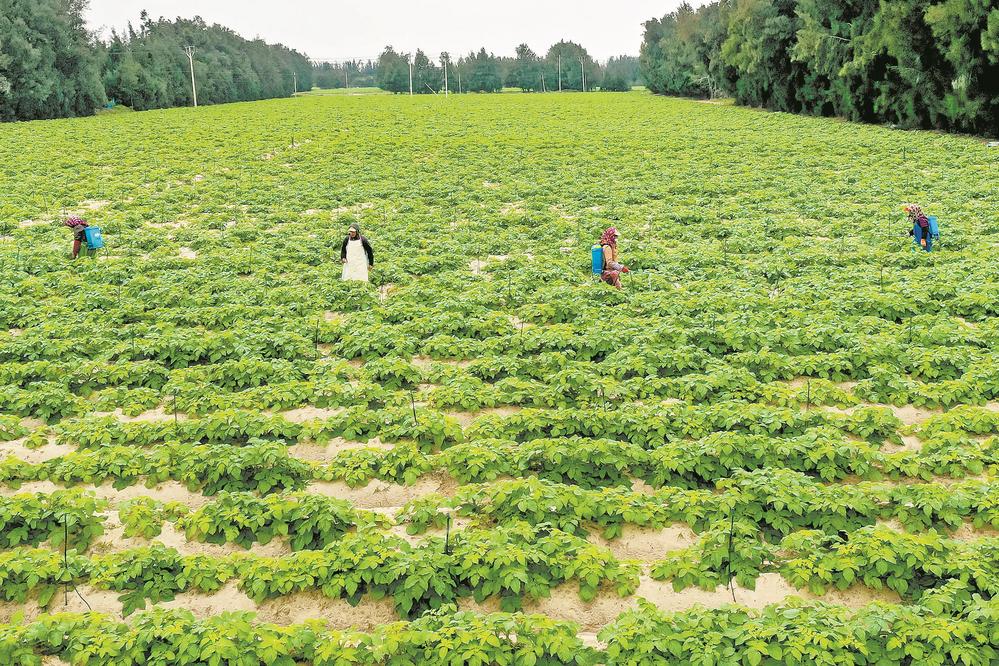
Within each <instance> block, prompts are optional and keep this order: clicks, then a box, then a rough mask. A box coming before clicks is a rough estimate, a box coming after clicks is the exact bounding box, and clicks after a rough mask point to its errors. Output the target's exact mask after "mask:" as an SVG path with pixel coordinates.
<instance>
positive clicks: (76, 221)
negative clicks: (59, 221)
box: [63, 216, 87, 229]
mask: <svg viewBox="0 0 999 666" xmlns="http://www.w3.org/2000/svg"><path fill="white" fill-rule="evenodd" d="M63 224H65V225H66V226H67V227H69V228H70V229H72V228H73V227H75V226H79V225H81V224H82V225H83V226H87V223H86V222H84V221H83V219H81V218H79V217H76V216H73V217H70V218H68V219H67V220H66V221H65V222H63Z"/></svg>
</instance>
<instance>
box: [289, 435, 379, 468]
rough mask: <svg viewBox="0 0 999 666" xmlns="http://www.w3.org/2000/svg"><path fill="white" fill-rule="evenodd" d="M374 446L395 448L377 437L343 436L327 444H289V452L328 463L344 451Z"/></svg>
mask: <svg viewBox="0 0 999 666" xmlns="http://www.w3.org/2000/svg"><path fill="white" fill-rule="evenodd" d="M372 448H373V449H381V450H383V451H388V450H391V449H392V448H393V445H392V444H385V443H383V442H382V441H381V440H380V439H378V438H377V437H375V438H374V439H372V440H370V441H368V442H350V441H347V440H346V439H343V438H342V437H336V438H334V439H332V440H330V442H329V444H328V445H326V446H323V445H322V444H317V443H307V444H295V445H294V446H289V447H288V454H289V455H291V456H292V457H294V458H299V459H300V460H310V461H312V462H320V463H328V462H330V461H332V460H333V459H334V458H335V457H336V456H337V454H339V453H340V452H342V451H350V450H351V449H372Z"/></svg>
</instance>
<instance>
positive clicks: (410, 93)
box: [409, 62, 413, 97]
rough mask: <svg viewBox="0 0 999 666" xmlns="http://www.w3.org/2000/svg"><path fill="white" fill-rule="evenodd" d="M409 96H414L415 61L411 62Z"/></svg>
mask: <svg viewBox="0 0 999 666" xmlns="http://www.w3.org/2000/svg"><path fill="white" fill-rule="evenodd" d="M409 96H410V97H412V96H413V63H412V62H410V63H409Z"/></svg>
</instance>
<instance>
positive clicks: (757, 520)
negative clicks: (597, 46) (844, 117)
mask: <svg viewBox="0 0 999 666" xmlns="http://www.w3.org/2000/svg"><path fill="white" fill-rule="evenodd" d="M0 170H2V171H0V172H2V187H0V192H2V196H0V265H2V271H0V302H2V307H0V318H2V322H0V340H2V344H0V440H3V441H2V442H0V452H2V454H3V456H5V457H3V458H0V664H24V665H27V664H41V663H44V664H46V665H47V666H53V665H55V664H60V663H72V664H74V665H80V666H82V665H90V666H96V665H98V664H99V665H105V664H110V665H114V666H131V665H133V664H136V665H137V664H164V665H165V664H199V665H200V664H206V665H210V666H216V665H220V664H234V665H235V664H240V665H249V664H277V665H279V666H291V665H294V664H317V665H322V666H325V665H333V664H336V665H342V664H392V665H396V664H523V665H526V666H531V665H533V664H597V663H608V664H650V665H651V664H697V665H704V666H706V665H708V664H713V665H727V664H743V665H746V666H756V665H758V664H829V665H832V664H836V665H839V664H877V665H879V666H891V665H899V666H902V665H910V664H911V665H923V664H966V665H968V666H978V665H990V664H992V665H994V664H997V663H999V638H997V637H999V598H997V594H999V478H997V476H996V470H997V464H999V319H997V315H999V263H997V261H996V259H997V250H999V188H997V185H996V183H999V149H995V148H988V147H986V145H985V143H984V142H983V141H981V140H978V139H974V138H969V137H961V136H953V135H951V136H947V135H940V134H935V133H928V132H900V131H894V130H891V129H887V128H882V127H876V126H869V125H856V124H850V123H845V122H840V121H835V120H828V119H815V118H809V117H802V116H792V115H784V114H776V113H766V112H761V111H755V110H752V109H747V108H739V107H732V106H726V105H720V104H712V103H703V102H695V101H685V100H676V99H668V98H657V97H653V96H651V95H649V94H648V93H644V92H632V93H628V94H598V93H593V94H564V95H556V94H550V95H519V94H509V95H493V96H486V95H481V96H480V95H474V96H473V95H469V96H451V97H447V98H446V97H444V96H442V95H441V96H425V97H417V98H413V97H409V96H388V95H384V96H348V95H328V96H322V95H316V96H302V97H298V98H294V99H289V100H281V101H268V102H257V103H250V104H235V105H226V106H215V107H202V108H199V109H177V110H170V111H150V112H144V113H130V114H120V115H119V114H109V115H105V116H99V117H95V118H89V119H80V120H60V121H46V122H40V123H20V124H10V125H4V126H2V127H0ZM909 201H914V202H917V203H920V204H922V205H923V206H924V207H925V208H926V210H927V212H928V213H929V214H931V215H936V216H938V217H939V219H940V223H941V229H942V237H941V239H940V241H939V242H938V243H937V244H936V247H935V248H934V249H935V251H934V252H933V253H926V252H922V251H919V252H917V251H914V250H915V248H914V246H913V243H912V240H911V239H910V238H909V237H908V236H907V235H906V231H907V228H908V226H907V223H906V222H905V219H904V215H903V213H902V212H901V210H900V206H901V204H903V203H905V202H909ZM73 214H75V215H81V216H83V217H85V218H86V219H87V220H88V222H90V223H91V224H96V225H98V226H100V227H101V228H102V230H103V235H104V238H105V242H106V244H107V246H106V249H105V250H101V251H100V253H99V254H98V255H97V256H96V257H86V258H83V257H81V258H80V259H77V260H76V261H73V260H70V259H69V257H68V254H69V249H70V243H71V237H70V236H71V234H70V231H69V229H67V228H66V227H64V226H62V224H61V220H62V219H63V218H65V217H66V216H69V215H73ZM352 222H356V223H359V224H360V225H361V229H362V232H363V233H364V234H365V235H366V236H367V237H368V238H369V239H370V240H371V242H372V244H373V246H374V253H375V266H374V268H373V271H372V279H371V284H364V283H346V282H342V281H341V280H340V272H341V266H340V261H339V251H340V243H341V241H342V239H343V237H344V234H345V232H346V228H347V225H348V224H350V223H352ZM609 226H616V227H617V228H618V229H620V230H621V232H622V240H621V246H620V247H621V253H622V256H623V258H624V261H625V263H627V264H629V265H630V266H631V268H632V272H631V273H629V274H627V275H626V276H624V284H623V289H621V290H616V289H614V288H612V287H610V286H609V285H606V284H603V283H600V282H599V281H597V280H595V279H593V278H592V277H591V276H590V272H589V266H590V247H591V245H592V244H593V243H594V241H596V240H597V238H598V237H599V235H600V233H601V231H602V230H603V229H605V228H606V227H609ZM88 610H90V611H91V612H88Z"/></svg>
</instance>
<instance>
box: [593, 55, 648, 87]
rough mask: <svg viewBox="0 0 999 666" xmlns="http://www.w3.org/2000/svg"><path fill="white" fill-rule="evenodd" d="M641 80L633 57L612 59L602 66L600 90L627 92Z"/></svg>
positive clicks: (637, 65)
mask: <svg viewBox="0 0 999 666" xmlns="http://www.w3.org/2000/svg"><path fill="white" fill-rule="evenodd" d="M640 79H641V73H640V71H639V64H638V58H636V57H634V56H618V57H612V58H611V59H610V60H608V61H607V65H606V66H604V74H603V79H602V82H601V84H600V89H601V90H607V91H611V92H627V91H629V90H631V87H632V86H634V85H636V84H637V83H638V81H639V80H640Z"/></svg>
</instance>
